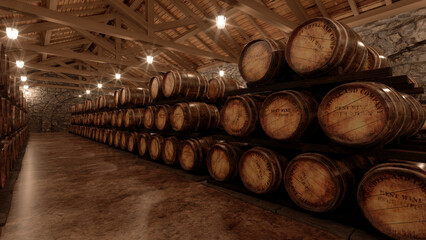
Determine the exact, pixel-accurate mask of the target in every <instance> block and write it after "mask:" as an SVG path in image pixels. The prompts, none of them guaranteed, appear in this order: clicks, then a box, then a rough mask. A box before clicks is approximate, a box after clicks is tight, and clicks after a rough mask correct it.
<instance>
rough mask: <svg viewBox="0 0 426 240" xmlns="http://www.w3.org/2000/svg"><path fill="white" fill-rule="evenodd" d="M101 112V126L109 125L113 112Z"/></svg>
mask: <svg viewBox="0 0 426 240" xmlns="http://www.w3.org/2000/svg"><path fill="white" fill-rule="evenodd" d="M101 114H102V115H101V126H109V125H110V124H111V118H112V112H102V113H101Z"/></svg>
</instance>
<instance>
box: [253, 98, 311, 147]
mask: <svg viewBox="0 0 426 240" xmlns="http://www.w3.org/2000/svg"><path fill="white" fill-rule="evenodd" d="M318 105H319V104H318V102H317V101H316V100H315V98H314V97H313V96H312V95H311V94H309V93H308V92H297V91H292V90H288V91H280V92H276V93H273V94H271V95H269V96H268V97H267V98H266V99H265V101H264V102H263V105H262V107H261V109H260V123H261V125H262V128H263V131H264V132H265V133H266V135H268V136H269V137H271V138H274V139H277V140H290V139H298V138H301V137H302V136H303V135H306V134H308V133H312V132H313V131H314V130H315V129H316V127H317V112H318Z"/></svg>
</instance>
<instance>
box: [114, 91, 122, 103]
mask: <svg viewBox="0 0 426 240" xmlns="http://www.w3.org/2000/svg"><path fill="white" fill-rule="evenodd" d="M122 91H123V89H122V88H121V89H118V90H115V91H114V105H115V106H116V107H121V92H122Z"/></svg>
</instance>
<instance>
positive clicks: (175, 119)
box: [170, 102, 220, 132]
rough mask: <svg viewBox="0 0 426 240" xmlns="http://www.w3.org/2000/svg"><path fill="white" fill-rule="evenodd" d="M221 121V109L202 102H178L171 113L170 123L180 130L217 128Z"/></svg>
mask: <svg viewBox="0 0 426 240" xmlns="http://www.w3.org/2000/svg"><path fill="white" fill-rule="evenodd" d="M219 123H220V114H219V110H218V109H217V108H216V107H215V106H213V105H210V104H206V103H202V102H189V103H177V104H175V105H174V106H173V109H172V111H171V114H170V124H171V126H172V128H173V130H175V131H178V132H181V131H189V130H190V131H192V132H200V131H206V130H211V129H216V128H217V127H218V126H219Z"/></svg>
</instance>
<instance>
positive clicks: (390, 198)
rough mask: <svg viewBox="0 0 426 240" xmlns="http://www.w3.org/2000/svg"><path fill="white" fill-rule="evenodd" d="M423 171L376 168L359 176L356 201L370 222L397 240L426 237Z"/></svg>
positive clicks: (425, 190)
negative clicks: (359, 181)
mask: <svg viewBox="0 0 426 240" xmlns="http://www.w3.org/2000/svg"><path fill="white" fill-rule="evenodd" d="M425 200H426V187H425V174H424V171H415V170H412V169H405V168H401V167H387V166H386V167H381V168H378V167H376V168H375V169H373V170H372V171H370V172H368V173H367V174H366V175H365V176H364V178H363V179H362V181H361V183H360V186H359V189H358V203H359V205H360V207H361V209H362V211H363V213H364V215H365V216H366V218H367V219H368V220H369V221H370V223H371V224H372V225H373V226H374V227H375V228H377V229H378V230H380V231H381V232H383V233H385V234H386V235H388V236H390V237H392V238H396V239H426V227H425V222H426V214H425V212H426V209H425Z"/></svg>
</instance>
